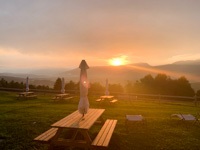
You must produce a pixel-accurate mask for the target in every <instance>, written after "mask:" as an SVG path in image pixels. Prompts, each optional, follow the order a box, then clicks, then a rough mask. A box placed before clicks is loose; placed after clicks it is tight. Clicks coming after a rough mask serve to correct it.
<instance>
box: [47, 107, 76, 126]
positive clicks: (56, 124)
mask: <svg viewBox="0 0 200 150" xmlns="http://www.w3.org/2000/svg"><path fill="white" fill-rule="evenodd" d="M78 113H79V112H78V110H77V111H75V112H73V113H71V114H70V115H68V116H66V117H64V118H63V119H61V120H59V121H57V122H55V123H54V124H52V125H51V126H58V127H59V125H60V124H61V123H62V122H63V121H66V120H68V119H70V118H72V117H74V116H76V115H77V114H78Z"/></svg>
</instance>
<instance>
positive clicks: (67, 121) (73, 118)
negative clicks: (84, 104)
mask: <svg viewBox="0 0 200 150" xmlns="http://www.w3.org/2000/svg"><path fill="white" fill-rule="evenodd" d="M92 111H93V109H89V111H88V113H87V115H85V117H87V116H88V115H89V114H90V113H92ZM80 119H82V114H80V113H79V112H78V110H77V111H76V113H74V114H73V113H72V114H70V115H69V116H67V117H65V118H64V119H61V120H60V122H59V123H58V124H56V125H55V124H54V125H53V126H55V127H72V125H73V124H74V123H76V122H78V121H79V120H80Z"/></svg>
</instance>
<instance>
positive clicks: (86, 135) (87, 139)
mask: <svg viewBox="0 0 200 150" xmlns="http://www.w3.org/2000/svg"><path fill="white" fill-rule="evenodd" d="M80 132H81V134H82V135H83V137H84V139H85V141H86V142H87V145H88V146H90V145H91V143H92V140H91V138H90V136H89V134H88V131H87V130H80Z"/></svg>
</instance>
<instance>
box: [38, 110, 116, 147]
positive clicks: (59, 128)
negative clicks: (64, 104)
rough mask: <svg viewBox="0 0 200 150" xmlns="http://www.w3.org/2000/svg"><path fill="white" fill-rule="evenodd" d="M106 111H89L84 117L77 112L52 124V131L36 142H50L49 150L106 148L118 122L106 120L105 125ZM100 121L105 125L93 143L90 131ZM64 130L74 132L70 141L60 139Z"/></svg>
mask: <svg viewBox="0 0 200 150" xmlns="http://www.w3.org/2000/svg"><path fill="white" fill-rule="evenodd" d="M104 111H105V109H89V111H88V113H87V114H85V115H84V117H83V116H82V114H80V113H79V111H78V110H77V111H75V112H73V113H71V114H70V115H68V116H66V117H65V118H63V119H61V120H59V121H57V122H56V123H54V124H52V125H51V126H52V128H51V129H50V130H48V131H46V132H45V133H43V134H41V135H40V136H38V137H36V138H35V139H34V140H36V141H41V142H48V143H49V144H50V147H49V149H54V147H55V146H64V147H67V146H69V147H81V148H85V149H89V148H92V147H94V146H96V147H101V148H102V147H104V148H105V147H107V146H108V144H109V141H110V139H111V136H112V133H113V131H114V128H115V125H116V123H117V120H106V122H105V123H104V119H103V118H102V114H103V112H104ZM98 119H99V120H100V122H101V123H102V124H103V123H104V125H103V127H102V129H101V130H100V132H99V134H98V135H97V137H96V138H95V139H94V140H93V141H92V139H91V138H90V135H89V129H90V128H91V127H92V126H93V124H94V123H95V122H96V121H97V120H98ZM64 129H68V130H71V131H73V135H72V137H71V138H70V139H64V138H60V136H61V134H62V133H63V130H64ZM78 134H81V135H82V136H83V139H82V140H80V139H78V138H77V137H78Z"/></svg>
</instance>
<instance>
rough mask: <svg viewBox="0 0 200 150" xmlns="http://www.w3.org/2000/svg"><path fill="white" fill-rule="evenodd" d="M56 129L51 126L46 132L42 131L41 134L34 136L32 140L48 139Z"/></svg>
mask: <svg viewBox="0 0 200 150" xmlns="http://www.w3.org/2000/svg"><path fill="white" fill-rule="evenodd" d="M57 130H58V128H51V129H49V130H47V131H46V132H44V133H42V134H41V135H39V136H38V137H36V138H35V139H34V140H36V141H38V140H39V141H48V140H49V139H50V138H51V137H53V136H54V135H55V134H56V132H57Z"/></svg>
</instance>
